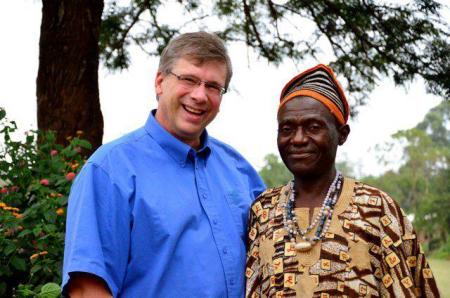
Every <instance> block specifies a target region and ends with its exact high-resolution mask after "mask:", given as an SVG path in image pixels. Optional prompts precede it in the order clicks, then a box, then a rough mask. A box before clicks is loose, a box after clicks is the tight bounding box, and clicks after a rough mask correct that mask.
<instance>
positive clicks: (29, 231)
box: [17, 229, 31, 238]
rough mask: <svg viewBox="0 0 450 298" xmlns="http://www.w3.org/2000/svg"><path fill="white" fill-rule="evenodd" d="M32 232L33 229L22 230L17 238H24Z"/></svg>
mask: <svg viewBox="0 0 450 298" xmlns="http://www.w3.org/2000/svg"><path fill="white" fill-rule="evenodd" d="M30 233H31V230H28V229H25V230H23V231H22V232H20V233H19V235H17V238H23V237H24V236H26V235H28V234H30Z"/></svg>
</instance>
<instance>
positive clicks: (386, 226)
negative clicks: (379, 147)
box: [246, 178, 439, 298]
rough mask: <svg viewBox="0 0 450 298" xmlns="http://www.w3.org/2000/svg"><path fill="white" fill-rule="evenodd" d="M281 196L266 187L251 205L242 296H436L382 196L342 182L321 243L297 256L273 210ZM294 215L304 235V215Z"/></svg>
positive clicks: (395, 211)
mask: <svg viewBox="0 0 450 298" xmlns="http://www.w3.org/2000/svg"><path fill="white" fill-rule="evenodd" d="M288 192H289V190H288V187H287V186H283V187H279V188H274V189H268V190H266V191H265V192H264V193H263V194H261V195H260V197H259V198H258V199H257V200H256V201H255V202H254V203H253V205H252V208H251V211H250V222H249V243H248V253H247V265H246V277H247V285H246V297H252V298H253V297H305V298H307V297H320V298H328V297H439V292H438V289H437V286H436V282H435V279H434V278H433V274H432V272H431V270H430V268H429V266H428V264H427V262H426V259H425V256H424V254H423V251H422V250H421V248H420V245H419V243H418V240H417V236H416V233H415V231H414V229H413V227H412V225H411V223H410V221H409V220H408V219H407V217H406V215H405V213H404V212H403V210H402V209H401V208H400V207H399V206H398V204H397V203H396V202H395V201H394V200H392V199H391V198H390V197H389V196H388V195H387V194H386V193H384V192H382V191H380V190H378V189H376V188H373V187H371V186H368V185H366V184H363V183H361V182H356V181H355V180H353V179H350V178H345V179H344V184H343V189H342V192H341V195H340V197H339V199H338V201H337V203H336V206H335V209H334V212H333V217H332V220H331V225H330V228H329V230H328V232H327V234H326V235H325V238H324V239H323V240H321V241H320V242H318V243H317V244H316V245H314V246H313V248H312V249H311V250H310V251H307V252H297V251H296V250H295V248H294V243H291V242H289V239H288V236H287V232H286V230H285V228H284V224H283V212H284V210H283V208H282V207H281V206H280V203H282V202H286V200H287V195H288ZM318 210H319V208H316V209H315V210H314V215H313V216H315V215H316V214H317V212H318ZM295 212H296V215H297V218H298V223H299V225H300V228H302V229H305V228H306V227H307V225H309V222H310V221H309V218H308V217H309V209H308V208H298V209H296V210H295ZM314 230H315V229H313V231H310V232H309V234H308V235H309V236H312V235H313V233H314ZM297 240H299V239H297Z"/></svg>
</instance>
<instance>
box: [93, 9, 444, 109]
mask: <svg viewBox="0 0 450 298" xmlns="http://www.w3.org/2000/svg"><path fill="white" fill-rule="evenodd" d="M118 3H119V1H117V0H112V1H108V2H107V9H106V11H105V13H104V15H103V23H102V28H101V35H100V49H101V58H102V59H103V61H104V62H105V64H106V66H108V67H109V68H110V69H113V70H116V69H123V68H127V67H128V66H129V63H130V57H129V52H128V51H127V47H128V46H129V45H137V46H139V47H141V48H142V49H145V51H146V52H147V53H149V54H151V55H159V54H160V53H161V51H162V49H163V48H164V47H165V46H166V45H167V43H168V42H169V40H170V39H171V38H172V37H173V36H174V35H175V34H176V33H178V32H180V31H187V30H189V31H193V30H195V29H193V28H192V26H194V27H197V29H202V28H209V27H211V26H209V25H208V24H215V27H214V28H215V30H216V31H217V34H218V35H219V36H220V37H222V38H223V39H224V40H226V41H233V42H244V43H245V44H246V45H247V46H249V47H251V48H253V49H255V51H256V52H257V53H259V55H260V56H261V57H263V58H265V59H267V60H268V61H269V62H272V63H275V64H278V63H280V62H282V61H283V60H284V59H286V58H288V59H291V60H292V61H293V62H294V63H295V64H297V63H299V62H300V61H302V60H304V59H306V58H314V59H316V60H318V61H320V60H321V59H320V57H319V55H318V54H319V53H321V52H322V49H323V48H324V47H326V46H329V47H330V48H331V49H332V51H333V54H334V56H335V57H334V58H335V60H334V61H332V63H331V66H332V67H333V68H334V69H335V70H336V72H337V73H338V74H340V75H343V76H344V77H345V78H346V79H347V83H348V89H349V90H350V92H353V96H352V98H353V99H356V102H355V105H359V104H364V99H365V98H367V97H366V96H365V95H367V93H368V92H370V91H371V90H372V89H373V88H374V86H375V84H376V82H377V80H378V79H379V78H380V77H381V76H385V75H389V76H392V77H393V78H394V81H395V83H396V84H405V83H407V82H411V81H412V80H413V79H414V78H415V77H416V76H420V77H422V78H423V79H424V80H425V82H426V84H427V87H428V91H429V92H431V93H433V94H437V95H439V96H443V97H444V98H449V97H450V76H449V75H448V74H449V70H450V56H449V55H448V53H449V52H450V43H449V38H448V37H449V34H450V32H449V26H448V23H447V21H446V20H445V19H444V18H442V16H441V11H442V10H443V9H444V8H443V6H442V5H441V4H439V3H438V2H436V1H433V0H420V1H411V2H410V3H408V4H401V5H399V4H392V3H388V2H386V1H324V0H320V1H309V0H290V1H288V2H287V3H286V4H283V5H279V4H275V3H274V2H273V1H257V0H244V1H236V0H216V1H212V2H211V3H210V5H201V4H202V3H201V2H200V1H198V0H189V1H179V9H180V11H181V12H183V13H184V15H185V16H186V15H187V16H188V17H184V19H185V20H186V23H185V24H183V25H169V24H164V23H162V21H161V18H158V17H157V15H158V11H159V10H161V9H164V1H159V0H130V1H128V2H127V1H120V5H119V4H118ZM172 4H173V5H176V3H172ZM179 18H181V19H183V16H181V15H179ZM174 23H177V22H174ZM185 27H186V28H185ZM324 42H325V43H326V44H325V43H324Z"/></svg>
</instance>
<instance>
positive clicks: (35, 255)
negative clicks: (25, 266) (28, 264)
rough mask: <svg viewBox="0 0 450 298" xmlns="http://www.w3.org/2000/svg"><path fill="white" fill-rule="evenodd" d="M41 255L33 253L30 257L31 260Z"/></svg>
mask: <svg viewBox="0 0 450 298" xmlns="http://www.w3.org/2000/svg"><path fill="white" fill-rule="evenodd" d="M38 257H39V254H32V255H31V257H30V260H34V259H37V258H38Z"/></svg>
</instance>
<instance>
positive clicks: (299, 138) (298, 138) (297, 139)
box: [292, 127, 307, 144]
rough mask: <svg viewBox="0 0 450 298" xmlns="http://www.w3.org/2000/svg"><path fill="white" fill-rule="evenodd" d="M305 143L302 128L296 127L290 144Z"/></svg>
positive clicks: (305, 138) (305, 139)
mask: <svg viewBox="0 0 450 298" xmlns="http://www.w3.org/2000/svg"><path fill="white" fill-rule="evenodd" d="M306 141H307V137H306V135H305V132H304V131H303V128H302V127H297V129H296V131H295V133H294V136H293V137H292V142H293V143H294V144H302V143H305V142H306Z"/></svg>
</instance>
